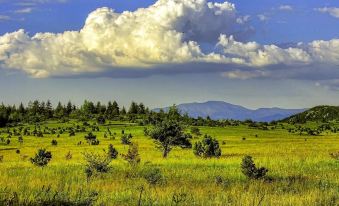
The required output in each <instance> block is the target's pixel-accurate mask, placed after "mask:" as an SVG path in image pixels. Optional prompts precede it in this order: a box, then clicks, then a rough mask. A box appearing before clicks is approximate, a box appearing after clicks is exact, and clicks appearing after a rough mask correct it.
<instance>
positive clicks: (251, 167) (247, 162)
mask: <svg viewBox="0 0 339 206" xmlns="http://www.w3.org/2000/svg"><path fill="white" fill-rule="evenodd" d="M241 172H242V173H243V174H244V175H245V176H246V177H248V178H249V179H262V178H264V177H265V176H266V173H267V172H268V169H266V168H265V167H260V168H257V167H256V166H255V164H254V161H253V160H252V157H251V156H245V157H244V158H243V159H242V163H241Z"/></svg>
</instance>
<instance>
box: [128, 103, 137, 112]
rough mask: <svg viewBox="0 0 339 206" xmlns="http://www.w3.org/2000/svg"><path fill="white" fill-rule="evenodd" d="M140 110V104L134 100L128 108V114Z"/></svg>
mask: <svg viewBox="0 0 339 206" xmlns="http://www.w3.org/2000/svg"><path fill="white" fill-rule="evenodd" d="M138 110H139V107H138V104H137V103H135V102H132V103H131V106H130V107H129V109H128V114H138Z"/></svg>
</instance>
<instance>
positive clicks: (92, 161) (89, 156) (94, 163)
mask: <svg viewBox="0 0 339 206" xmlns="http://www.w3.org/2000/svg"><path fill="white" fill-rule="evenodd" d="M84 157H85V159H86V162H87V165H86V168H85V174H86V176H87V180H89V179H90V178H91V177H92V176H93V175H95V174H96V173H107V172H109V170H110V169H111V167H110V166H109V164H110V163H111V158H109V157H107V155H98V154H93V153H85V154H84Z"/></svg>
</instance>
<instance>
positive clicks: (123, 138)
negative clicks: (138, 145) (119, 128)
mask: <svg viewBox="0 0 339 206" xmlns="http://www.w3.org/2000/svg"><path fill="white" fill-rule="evenodd" d="M132 137H133V136H132V134H122V136H121V143H122V144H125V145H129V144H131V139H132Z"/></svg>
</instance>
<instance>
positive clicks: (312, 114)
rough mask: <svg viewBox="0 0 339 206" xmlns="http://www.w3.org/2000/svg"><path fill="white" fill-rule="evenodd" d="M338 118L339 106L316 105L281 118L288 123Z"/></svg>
mask: <svg viewBox="0 0 339 206" xmlns="http://www.w3.org/2000/svg"><path fill="white" fill-rule="evenodd" d="M333 120H339V106H317V107H313V108H311V109H309V110H307V111H305V112H302V113H299V114H296V115H293V116H291V117H289V118H286V119H284V120H283V122H290V123H293V122H294V123H305V122H307V121H317V122H322V121H324V122H329V121H333Z"/></svg>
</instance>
